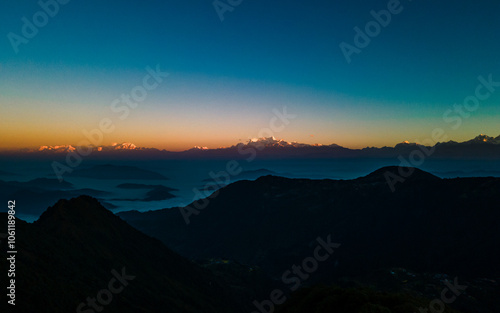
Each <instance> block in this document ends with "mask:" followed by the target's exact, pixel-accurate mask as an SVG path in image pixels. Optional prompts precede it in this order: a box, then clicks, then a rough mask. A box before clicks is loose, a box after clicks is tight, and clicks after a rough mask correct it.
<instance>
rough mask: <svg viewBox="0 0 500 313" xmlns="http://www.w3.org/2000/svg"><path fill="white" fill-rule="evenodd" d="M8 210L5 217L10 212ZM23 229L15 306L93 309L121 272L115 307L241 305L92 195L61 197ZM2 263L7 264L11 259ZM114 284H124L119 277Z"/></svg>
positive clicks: (212, 308) (216, 308)
mask: <svg viewBox="0 0 500 313" xmlns="http://www.w3.org/2000/svg"><path fill="white" fill-rule="evenodd" d="M1 217H2V220H4V218H5V214H1ZM1 226H2V227H1V228H0V231H2V232H3V231H5V229H4V225H3V223H2V225H1ZM16 233H17V240H16V241H17V247H18V254H17V256H16V258H17V264H16V266H17V273H16V285H17V286H16V287H17V289H16V290H17V299H16V310H17V311H15V312H40V311H41V309H40V306H41V305H42V306H44V307H47V308H49V307H50V312H75V310H76V309H77V307H78V306H79V305H80V304H82V303H83V304H82V305H81V308H80V310H81V311H80V312H86V313H89V312H94V310H92V309H90V306H89V305H88V304H86V303H87V300H86V299H87V297H91V298H92V297H93V298H95V297H96V295H99V292H100V291H101V290H104V289H107V288H111V287H109V286H110V285H109V282H110V280H111V279H113V277H118V276H123V277H129V278H125V281H126V282H127V283H126V284H124V286H123V287H124V288H123V289H122V291H121V292H119V293H118V294H115V295H114V296H113V299H112V301H111V303H110V304H109V305H105V306H104V307H105V308H106V311H108V312H166V311H168V312H233V311H234V310H235V308H237V306H236V305H235V303H234V301H232V300H231V296H230V295H229V292H228V291H227V290H226V289H225V288H223V287H222V286H221V285H220V283H219V282H218V281H217V280H216V279H215V277H214V276H213V275H212V274H211V273H209V272H208V271H207V270H204V269H202V268H200V267H198V266H196V265H195V264H193V263H191V262H189V261H187V260H186V259H184V258H182V257H180V256H179V255H177V254H175V253H174V252H172V251H171V250H169V249H168V248H166V247H165V246H164V245H163V244H162V243H161V242H160V241H158V240H156V239H153V238H151V237H148V236H146V235H144V234H143V233H141V232H139V231H137V230H136V229H134V228H132V227H131V226H129V225H128V224H127V223H125V222H124V221H123V220H121V219H120V218H119V217H117V216H115V215H113V214H112V213H111V212H109V211H107V210H106V209H105V208H104V207H102V206H101V205H100V204H99V203H98V202H97V200H95V199H93V198H90V197H87V196H82V197H78V198H74V199H71V200H69V201H68V200H61V201H59V202H58V203H56V204H55V205H54V206H53V207H50V208H49V209H48V210H47V211H46V212H44V213H43V215H42V216H41V217H40V219H39V220H38V221H37V222H35V223H33V224H28V223H25V222H23V221H21V220H17V229H16ZM3 244H4V243H2V245H3ZM2 248H6V247H2ZM0 266H1V268H6V260H5V258H2V260H0ZM117 275H118V276H117ZM132 277H133V278H132ZM127 279H128V281H127ZM122 280H123V279H122ZM112 286H114V287H115V288H118V287H119V286H120V284H119V283H117V282H116V281H115V283H114V285H112ZM109 290H111V289H109ZM3 298H5V297H3ZM5 303H6V301H2V304H1V305H2V306H3V305H5ZM239 309H241V308H239ZM42 311H44V310H42ZM45 311H49V310H45ZM2 312H5V310H4V309H2ZM9 312H11V311H9Z"/></svg>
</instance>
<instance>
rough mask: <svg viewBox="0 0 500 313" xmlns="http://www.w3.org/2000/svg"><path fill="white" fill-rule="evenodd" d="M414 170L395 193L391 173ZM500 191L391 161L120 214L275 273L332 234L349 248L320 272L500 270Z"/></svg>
mask: <svg viewBox="0 0 500 313" xmlns="http://www.w3.org/2000/svg"><path fill="white" fill-rule="evenodd" d="M408 172H411V173H412V175H410V176H408V177H406V178H404V179H403V181H402V182H397V183H395V184H394V189H395V190H394V192H392V191H391V188H389V187H390V186H389V183H388V182H389V181H390V180H388V178H387V177H395V176H398V175H400V174H401V173H408ZM401 178H403V177H401ZM499 190H500V178H493V177H485V178H457V179H440V178H438V177H436V176H434V175H432V174H429V173H427V172H424V171H421V170H418V169H414V168H400V167H387V168H382V169H379V170H377V171H375V172H373V173H372V174H369V175H367V176H365V177H361V178H358V179H354V180H328V179H325V180H310V179H288V178H282V177H275V176H265V177H261V178H259V179H257V180H256V181H239V182H236V183H233V184H230V185H229V186H227V187H225V188H222V189H220V190H219V191H218V192H217V194H216V195H213V196H212V197H209V198H206V199H202V200H199V201H197V202H195V203H193V204H191V205H190V206H188V207H185V208H174V209H165V210H160V211H150V212H145V213H139V212H134V211H132V212H122V213H119V216H121V217H122V218H124V219H125V220H126V221H127V222H129V223H130V224H131V225H133V226H135V227H137V228H138V229H140V230H142V231H144V232H145V233H147V234H149V235H151V236H154V237H156V238H159V239H160V240H162V241H163V242H164V243H165V244H167V245H168V246H169V247H171V248H172V249H174V250H175V251H177V252H179V253H180V254H181V255H184V256H185V257H188V258H191V259H203V258H211V257H218V256H224V257H226V258H229V259H233V260H237V261H238V262H242V263H245V264H256V265H259V266H261V267H262V268H263V269H264V270H265V271H266V272H267V273H268V274H269V275H271V276H272V277H276V278H279V277H280V275H281V274H282V272H283V271H284V269H286V268H287V267H289V266H290V264H293V263H294V262H300V261H301V260H302V259H303V258H304V257H305V256H307V255H308V254H310V253H311V251H310V250H311V244H312V243H314V240H315V239H316V238H317V237H318V236H320V237H321V236H322V237H326V236H328V235H331V236H332V240H334V241H335V242H338V243H341V244H342V248H341V249H339V251H338V253H336V254H335V257H334V258H333V259H334V261H332V262H333V263H332V264H331V265H330V266H328V269H327V270H325V271H324V273H323V274H322V275H318V276H316V277H320V278H319V280H320V281H321V280H323V281H331V280H333V279H334V278H335V277H337V276H338V275H340V274H339V273H342V275H353V276H359V275H362V274H363V273H368V272H370V271H372V270H375V269H378V268H389V267H404V268H410V269H413V270H416V271H428V272H447V273H454V274H456V275H460V276H462V277H470V278H474V277H497V278H498V277H500V268H499V267H498V264H500V247H499V246H498V242H500V231H498V229H500V209H499V208H500V198H499V197H498V191H499ZM196 208H198V209H196ZM193 209H194V210H196V211H193ZM190 212H191V213H192V212H195V213H193V214H189V213H190ZM186 216H188V220H189V225H188V224H186V219H185V217H186ZM333 264H337V265H336V266H333Z"/></svg>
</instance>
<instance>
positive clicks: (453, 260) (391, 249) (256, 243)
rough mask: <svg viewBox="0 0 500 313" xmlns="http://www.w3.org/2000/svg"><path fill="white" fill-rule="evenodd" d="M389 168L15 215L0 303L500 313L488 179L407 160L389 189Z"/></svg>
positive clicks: (119, 308) (25, 308) (495, 219)
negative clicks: (153, 202) (31, 219)
mask: <svg viewBox="0 0 500 313" xmlns="http://www.w3.org/2000/svg"><path fill="white" fill-rule="evenodd" d="M402 170H409V169H400V168H397V167H389V168H382V169H380V170H378V171H375V172H374V173H372V174H370V175H368V176H366V177H362V178H359V179H355V180H345V181H344V180H308V179H287V178H281V177H275V176H265V177H261V178H259V179H257V180H256V181H240V182H236V183H233V184H230V185H229V186H227V187H224V188H222V189H221V190H219V191H217V192H215V193H214V194H213V195H211V196H210V197H209V198H206V199H202V200H200V201H198V202H196V203H193V204H191V205H190V206H189V207H186V208H174V209H165V210H161V211H152V212H146V213H139V212H123V213H120V214H119V217H118V216H116V215H114V214H112V213H111V212H110V211H108V210H107V209H105V208H104V207H102V206H101V205H100V204H99V202H98V201H97V200H95V199H94V198H91V197H88V196H82V197H78V198H74V199H71V200H69V201H68V200H61V201H59V202H57V203H56V204H55V205H54V206H52V207H50V208H48V209H47V210H46V211H45V213H44V214H43V215H42V216H41V217H40V219H39V220H38V221H36V222H35V223H33V224H28V223H25V222H23V221H21V220H19V219H18V220H17V224H16V237H17V238H16V242H17V250H18V254H17V256H16V258H17V260H16V268H17V270H16V306H15V310H13V307H12V306H7V304H6V302H7V299H6V297H5V296H3V299H4V300H3V301H2V303H1V304H0V308H1V312H85V313H90V312H102V311H103V312H268V313H271V312H273V311H275V312H278V313H279V312H318V313H322V312H402V313H403V312H419V310H425V309H429V310H430V311H432V312H433V311H436V312H441V311H442V310H444V311H445V312H500V305H499V303H498V295H499V294H500V288H499V286H498V281H499V278H500V268H499V266H498V264H500V262H499V261H500V247H499V245H498V243H499V242H500V225H499V224H500V222H499V217H500V211H499V208H500V198H499V197H498V193H499V191H500V178H493V177H486V178H457V179H440V178H437V177H435V176H433V175H431V174H429V173H426V172H422V171H419V170H417V169H414V170H413V173H412V175H410V176H408V177H405V178H404V181H401V182H398V183H396V184H395V185H394V187H395V189H394V190H391V188H390V187H389V185H388V181H387V177H394V175H399V174H400V173H401V171H402ZM120 217H121V218H120ZM0 218H1V219H2V220H4V221H6V220H7V216H6V214H0ZM122 219H123V220H122ZM187 222H188V223H187ZM5 224H6V223H1V224H0V232H3V233H5V232H6V229H5ZM129 224H130V225H132V226H130V225H129ZM136 229H138V230H136ZM155 238H157V239H155ZM2 241H3V242H2V249H3V251H6V250H7V247H6V242H5V240H2ZM170 249H172V250H173V251H172V250H170ZM0 266H1V268H3V269H7V266H8V264H7V261H6V259H5V258H2V259H1V260H0ZM107 295H111V297H110V298H108V297H107ZM94 298H95V299H96V300H93V299H94ZM93 301H95V303H94V302H93ZM445 302H446V305H445V304H444V303H445ZM279 304H281V305H279ZM433 305H434V307H432V306H433ZM441 305H443V306H442V307H441ZM431 309H432V310H431Z"/></svg>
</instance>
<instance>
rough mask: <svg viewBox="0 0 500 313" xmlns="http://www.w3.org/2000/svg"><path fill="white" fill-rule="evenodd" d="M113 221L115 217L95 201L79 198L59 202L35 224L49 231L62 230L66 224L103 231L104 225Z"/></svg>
mask: <svg viewBox="0 0 500 313" xmlns="http://www.w3.org/2000/svg"><path fill="white" fill-rule="evenodd" d="M113 219H116V216H115V215H114V214H113V213H111V212H110V211H108V210H107V209H106V208H104V207H103V206H102V205H101V204H100V203H99V201H97V199H95V198H92V197H90V196H79V197H76V198H72V199H70V200H66V199H62V200H59V201H58V202H57V203H56V204H54V205H53V206H51V207H49V208H48V209H47V210H46V211H45V212H43V214H42V215H41V216H40V218H39V219H38V220H37V221H36V222H35V224H37V225H40V226H42V227H44V228H48V229H51V230H56V229H59V230H64V229H65V228H67V226H68V224H72V225H78V226H85V227H92V228H95V227H98V228H101V227H103V228H104V229H105V228H106V224H108V223H110V221H111V220H113ZM108 226H109V225H108ZM79 228H80V229H82V227H79Z"/></svg>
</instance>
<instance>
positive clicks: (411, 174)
mask: <svg viewBox="0 0 500 313" xmlns="http://www.w3.org/2000/svg"><path fill="white" fill-rule="evenodd" d="M388 175H389V177H391V176H392V177H403V178H404V179H405V181H416V180H419V181H421V180H428V181H435V180H439V179H440V178H439V177H437V176H434V175H432V174H431V173H428V172H425V171H422V170H421V169H418V168H416V167H406V166H385V167H382V168H379V169H378V170H376V171H374V172H372V173H370V174H368V175H366V176H363V177H359V178H357V179H356V180H358V181H362V182H365V183H375V182H383V183H386V182H387V177H388Z"/></svg>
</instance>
